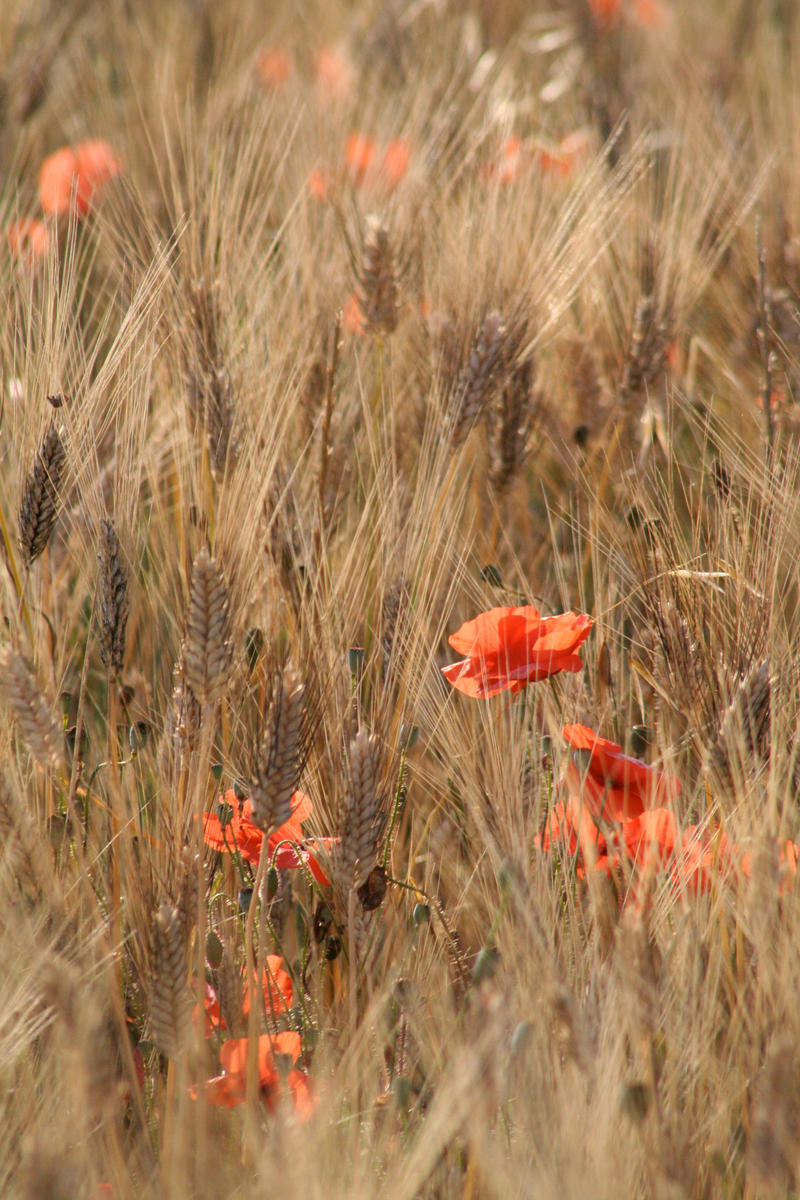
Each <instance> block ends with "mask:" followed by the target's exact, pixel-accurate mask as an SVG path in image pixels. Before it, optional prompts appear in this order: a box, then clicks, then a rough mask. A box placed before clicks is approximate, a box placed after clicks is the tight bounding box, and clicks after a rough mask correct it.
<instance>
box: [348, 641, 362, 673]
mask: <svg viewBox="0 0 800 1200" xmlns="http://www.w3.org/2000/svg"><path fill="white" fill-rule="evenodd" d="M347 665H348V667H349V668H350V674H351V675H353V676H356V675H360V674H361V673H362V671H363V670H364V649H363V647H362V646H351V647H350V649H349V650H348V651H347Z"/></svg>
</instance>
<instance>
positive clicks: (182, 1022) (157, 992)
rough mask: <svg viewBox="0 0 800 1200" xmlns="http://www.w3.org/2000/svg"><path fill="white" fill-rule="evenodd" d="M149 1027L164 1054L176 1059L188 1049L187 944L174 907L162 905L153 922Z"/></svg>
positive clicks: (178, 915)
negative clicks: (182, 1050)
mask: <svg viewBox="0 0 800 1200" xmlns="http://www.w3.org/2000/svg"><path fill="white" fill-rule="evenodd" d="M151 936H152V942H151V963H150V969H151V972H152V980H151V988H152V992H151V996H150V1025H151V1029H152V1034H153V1041H154V1042H155V1044H156V1045H157V1046H158V1048H159V1050H160V1051H161V1052H162V1054H166V1055H167V1056H168V1057H169V1058H174V1057H175V1055H176V1054H178V1053H179V1051H180V1050H181V1048H182V1047H183V1046H184V1045H185V1042H186V1036H187V1033H188V1030H189V1015H190V1012H191V997H190V994H189V989H188V988H187V986H186V966H187V963H186V940H185V938H184V932H183V927H182V921H181V915H180V912H179V911H178V909H177V908H176V907H175V905H174V904H162V905H160V907H159V908H158V910H157V912H156V914H155V916H154V918H153V928H152V935H151Z"/></svg>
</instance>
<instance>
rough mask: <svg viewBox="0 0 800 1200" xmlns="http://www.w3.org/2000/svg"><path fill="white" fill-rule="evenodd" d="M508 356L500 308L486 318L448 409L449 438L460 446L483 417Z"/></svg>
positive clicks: (504, 327)
mask: <svg viewBox="0 0 800 1200" xmlns="http://www.w3.org/2000/svg"><path fill="white" fill-rule="evenodd" d="M505 358H506V325H505V322H504V321H503V318H502V317H501V316H500V313H499V312H491V313H489V315H488V316H487V317H485V318H484V320H483V323H482V324H481V327H480V329H479V330H478V335H477V337H476V338H475V342H474V345H473V347H472V351H471V353H470V356H469V360H468V362H467V364H466V366H465V367H464V368H463V369H462V371H461V373H460V375H459V377H458V380H457V382H456V387H455V392H454V394H453V397H452V399H451V403H450V410H449V413H448V427H449V434H450V441H451V443H452V444H453V445H454V446H459V445H461V443H462V442H463V441H464V439H465V438H466V436H467V434H468V433H469V432H470V430H471V429H472V427H473V425H474V424H475V423H476V422H477V421H478V420H480V418H481V416H482V415H483V411H484V409H485V408H486V405H487V404H488V402H489V400H490V399H491V395H492V388H493V386H494V384H495V382H496V379H497V376H498V374H499V372H500V371H501V369H502V367H503V366H504V363H505Z"/></svg>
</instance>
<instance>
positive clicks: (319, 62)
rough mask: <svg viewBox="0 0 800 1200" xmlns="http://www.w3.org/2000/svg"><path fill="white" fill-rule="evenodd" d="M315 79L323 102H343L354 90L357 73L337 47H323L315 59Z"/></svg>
mask: <svg viewBox="0 0 800 1200" xmlns="http://www.w3.org/2000/svg"><path fill="white" fill-rule="evenodd" d="M314 79H315V82H316V86H317V92H318V95H319V97H320V99H321V100H325V101H328V102H330V101H333V100H343V99H345V98H346V97H347V96H349V95H350V93H351V92H352V90H353V86H354V83H355V72H354V70H353V67H352V66H351V64H350V62H349V60H348V59H347V58H345V56H344V55H343V54H342V52H341V51H340V50H337V49H336V47H335V46H323V48H322V49H321V50H320V51H319V52H318V53H317V55H316V56H315V58H314Z"/></svg>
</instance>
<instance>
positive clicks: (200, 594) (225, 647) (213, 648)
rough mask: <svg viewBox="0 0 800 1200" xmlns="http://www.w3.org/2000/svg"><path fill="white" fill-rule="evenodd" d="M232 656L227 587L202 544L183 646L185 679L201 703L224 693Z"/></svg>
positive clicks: (195, 569) (195, 570)
mask: <svg viewBox="0 0 800 1200" xmlns="http://www.w3.org/2000/svg"><path fill="white" fill-rule="evenodd" d="M232 657H233V643H232V640H231V633H230V602H229V597H228V588H227V585H226V583H225V578H224V576H223V574H222V570H221V569H220V566H219V564H218V563H217V561H216V559H214V558H212V557H211V555H210V554H209V553H208V551H207V550H206V548H205V546H203V548H202V549H201V550H200V552H199V554H198V555H197V556H196V558H195V560H194V565H193V567H192V585H191V590H190V593H189V612H188V617H187V622H186V642H185V647H184V671H185V677H186V682H187V683H188V684H189V687H190V688H191V689H192V691H193V692H194V694H195V696H196V697H197V699H198V700H199V701H200V703H201V704H207V703H210V702H211V701H213V700H216V699H217V697H218V696H219V695H221V694H222V692H223V690H224V688H225V684H226V682H227V677H228V672H229V671H230V665H231V659H232Z"/></svg>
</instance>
